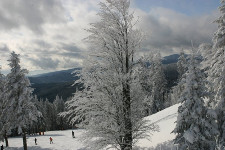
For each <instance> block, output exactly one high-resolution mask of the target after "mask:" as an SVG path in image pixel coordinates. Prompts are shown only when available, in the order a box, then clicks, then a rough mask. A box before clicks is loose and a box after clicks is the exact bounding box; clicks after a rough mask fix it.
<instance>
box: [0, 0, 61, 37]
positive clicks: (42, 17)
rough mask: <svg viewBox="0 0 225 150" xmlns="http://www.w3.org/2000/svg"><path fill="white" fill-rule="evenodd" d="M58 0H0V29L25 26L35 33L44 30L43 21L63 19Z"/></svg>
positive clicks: (55, 21)
mask: <svg viewBox="0 0 225 150" xmlns="http://www.w3.org/2000/svg"><path fill="white" fill-rule="evenodd" d="M63 12H64V9H63V7H62V4H61V2H60V0H38V1H37V0H2V1H0V20H1V24H0V30H11V29H15V28H20V27H21V26H23V27H27V28H29V29H30V30H32V31H33V32H35V33H38V34H41V33H43V32H44V29H43V27H42V25H43V24H45V23H51V24H54V23H59V22H62V21H64V20H65V18H64V14H63Z"/></svg>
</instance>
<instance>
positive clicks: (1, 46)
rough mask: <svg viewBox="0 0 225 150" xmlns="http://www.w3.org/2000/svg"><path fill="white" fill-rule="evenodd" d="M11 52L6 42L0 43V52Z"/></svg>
mask: <svg viewBox="0 0 225 150" xmlns="http://www.w3.org/2000/svg"><path fill="white" fill-rule="evenodd" d="M9 52H10V50H9V48H8V46H7V45H6V44H0V53H1V54H3V53H9Z"/></svg>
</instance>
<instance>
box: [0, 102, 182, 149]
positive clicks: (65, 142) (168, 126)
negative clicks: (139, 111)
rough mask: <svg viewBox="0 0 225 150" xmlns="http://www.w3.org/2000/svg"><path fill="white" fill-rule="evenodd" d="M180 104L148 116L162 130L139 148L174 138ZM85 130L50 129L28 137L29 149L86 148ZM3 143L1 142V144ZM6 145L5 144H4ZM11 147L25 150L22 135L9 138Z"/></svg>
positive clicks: (148, 147) (145, 147) (142, 142)
mask: <svg viewBox="0 0 225 150" xmlns="http://www.w3.org/2000/svg"><path fill="white" fill-rule="evenodd" d="M178 106H179V105H178V104H176V105H174V106H172V107H169V108H167V109H165V110H163V111H160V112H158V113H156V114H154V115H151V116H149V117H146V119H149V120H151V121H152V122H154V123H156V124H157V125H158V126H159V128H160V131H159V132H155V133H153V135H152V138H151V141H148V140H147V139H142V140H140V141H139V142H138V143H137V146H138V149H143V150H148V149H150V147H155V146H156V145H158V144H160V143H163V142H166V141H168V140H172V139H174V137H175V135H174V134H172V133H171V132H172V130H173V129H174V127H175V123H174V122H175V121H176V118H177V109H178ZM83 132H84V130H82V129H78V130H74V133H75V138H72V130H63V131H49V132H45V135H36V136H28V137H27V145H28V150H86V148H85V146H84V144H83V143H82V141H79V140H78V139H79V137H80V136H81V135H82V133H83ZM50 137H52V138H53V144H50V141H49V138H50ZM34 138H37V145H35V142H34ZM2 144H3V143H2V142H0V145H2ZM4 145H5V144H4ZM9 146H10V147H9V148H6V149H5V150H23V140H22V137H13V138H9Z"/></svg>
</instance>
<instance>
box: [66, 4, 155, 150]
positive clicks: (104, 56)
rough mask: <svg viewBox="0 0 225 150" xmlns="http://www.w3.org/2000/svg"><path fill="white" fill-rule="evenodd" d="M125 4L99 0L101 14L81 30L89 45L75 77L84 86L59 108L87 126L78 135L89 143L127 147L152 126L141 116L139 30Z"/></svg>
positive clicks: (142, 108)
mask: <svg viewBox="0 0 225 150" xmlns="http://www.w3.org/2000/svg"><path fill="white" fill-rule="evenodd" d="M129 6H130V1H129V0H106V1H105V3H100V7H101V8H100V12H99V13H98V15H99V16H100V18H101V20H100V21H99V22H97V23H93V24H91V25H92V27H91V28H90V29H88V30H87V31H88V32H89V33H90V36H89V37H88V38H87V41H88V42H90V44H91V49H92V51H91V52H90V55H89V57H88V59H87V60H86V61H85V63H84V67H83V69H82V71H81V73H80V80H79V81H78V82H76V83H84V87H85V89H84V90H82V91H81V92H76V93H75V96H74V98H73V99H72V100H71V101H69V102H68V103H67V105H68V107H67V110H68V111H67V113H64V115H66V114H68V115H69V118H70V120H72V123H73V122H79V125H80V126H82V127H84V128H85V129H87V132H86V136H85V137H84V139H86V142H87V143H88V144H89V147H90V148H91V149H101V148H104V147H113V148H117V149H121V150H125V149H126V150H131V149H132V147H133V144H134V143H135V142H136V141H137V140H138V139H139V138H142V137H145V136H147V131H154V130H156V126H155V125H153V124H150V123H149V122H148V121H145V120H143V119H142V118H143V115H144V113H143V112H144V107H143V105H144V99H145V98H146V94H145V92H144V90H143V89H142V86H141V84H140V78H139V71H138V70H139V69H140V67H141V66H142V65H140V63H138V61H137V60H138V58H136V52H137V50H138V49H139V46H140V42H141V40H142V34H141V33H140V32H139V31H138V30H137V29H135V28H134V26H135V23H136V22H135V21H134V20H133V18H134V17H133V14H132V13H129Z"/></svg>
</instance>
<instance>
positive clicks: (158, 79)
mask: <svg viewBox="0 0 225 150" xmlns="http://www.w3.org/2000/svg"><path fill="white" fill-rule="evenodd" d="M149 74H150V75H149V85H151V91H150V93H151V94H150V96H149V99H150V104H149V109H150V111H149V112H150V114H153V113H157V112H158V111H160V110H163V109H164V108H165V106H164V104H165V93H166V78H165V74H164V70H163V66H162V58H161V55H160V53H156V54H155V55H153V58H152V61H151V62H150V72H149ZM150 114H149V115H150Z"/></svg>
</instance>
